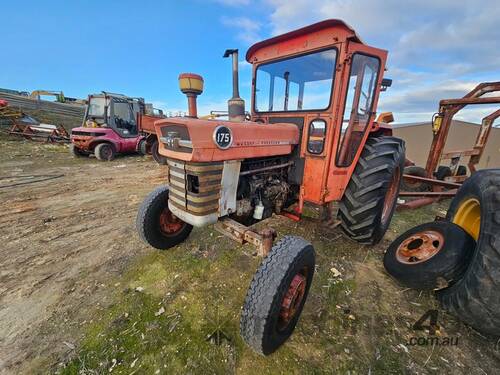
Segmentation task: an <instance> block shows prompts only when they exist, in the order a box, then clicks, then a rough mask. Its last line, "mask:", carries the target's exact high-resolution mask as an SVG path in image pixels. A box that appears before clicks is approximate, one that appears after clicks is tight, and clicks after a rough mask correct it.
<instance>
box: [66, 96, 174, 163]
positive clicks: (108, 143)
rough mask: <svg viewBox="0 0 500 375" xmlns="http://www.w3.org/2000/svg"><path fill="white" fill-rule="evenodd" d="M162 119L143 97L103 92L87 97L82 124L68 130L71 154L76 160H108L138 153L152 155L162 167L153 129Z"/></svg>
mask: <svg viewBox="0 0 500 375" xmlns="http://www.w3.org/2000/svg"><path fill="white" fill-rule="evenodd" d="M164 117H165V116H164V115H163V112H162V111H161V110H155V109H153V106H152V105H150V104H147V103H145V102H144V99H143V98H134V97H128V96H125V95H121V94H112V93H109V92H104V91H103V92H102V93H101V94H93V95H89V97H88V105H87V108H86V110H85V116H84V119H83V125H82V126H81V127H78V128H73V130H72V131H71V138H70V139H71V145H70V152H71V154H72V155H73V156H76V157H81V156H88V155H90V154H94V155H95V157H96V158H97V159H99V160H107V161H109V160H113V159H114V158H115V156H116V155H117V154H129V153H134V152H139V153H142V154H143V155H145V154H152V155H153V158H154V159H155V160H156V161H157V162H158V163H159V164H164V160H163V157H162V156H161V155H160V154H159V153H158V140H157V138H156V133H155V130H154V122H155V121H156V120H158V119H162V118H164ZM155 152H156V155H155Z"/></svg>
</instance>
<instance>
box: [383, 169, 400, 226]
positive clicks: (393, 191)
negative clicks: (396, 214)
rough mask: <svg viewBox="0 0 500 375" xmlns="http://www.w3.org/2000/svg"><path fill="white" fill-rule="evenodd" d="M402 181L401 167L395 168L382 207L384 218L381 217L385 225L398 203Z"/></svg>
mask: <svg viewBox="0 0 500 375" xmlns="http://www.w3.org/2000/svg"><path fill="white" fill-rule="evenodd" d="M400 181H401V173H400V169H399V167H397V168H396V169H394V173H393V174H392V177H391V182H390V183H389V188H388V189H387V192H386V193H385V198H384V207H383V209H382V218H381V221H382V224H384V225H385V224H387V222H388V221H389V218H390V216H391V213H392V210H393V208H394V205H395V204H396V199H397V194H398V189H399V183H400Z"/></svg>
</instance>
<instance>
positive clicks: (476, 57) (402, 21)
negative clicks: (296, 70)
mask: <svg viewBox="0 0 500 375" xmlns="http://www.w3.org/2000/svg"><path fill="white" fill-rule="evenodd" d="M263 1H264V2H265V3H266V4H267V5H268V6H269V7H271V8H272V11H271V12H270V16H269V18H270V29H271V33H272V34H273V35H276V34H281V33H284V32H287V31H290V30H293V29H296V28H298V27H302V26H306V25H308V24H310V23H313V22H318V21H321V20H324V19H327V18H338V19H342V20H344V21H345V22H347V23H348V24H349V25H351V26H352V27H353V28H354V29H355V30H356V31H357V32H358V33H359V35H360V36H361V39H363V40H364V41H365V42H367V43H368V44H370V45H373V46H376V47H379V48H384V49H387V50H389V60H388V68H389V71H388V72H387V73H386V76H387V77H389V78H392V79H393V81H394V82H393V87H392V88H390V89H389V90H388V91H387V92H385V93H382V95H381V99H380V106H379V111H382V110H389V111H394V112H395V117H396V120H397V121H399V120H400V119H403V120H402V121H420V120H428V119H429V118H430V116H431V115H432V113H434V112H435V111H436V110H437V107H438V102H439V100H440V99H444V98H453V97H461V96H463V95H464V94H466V93H467V91H469V90H470V89H472V88H473V87H474V86H475V85H476V84H477V83H479V82H480V81H482V80H489V81H497V80H500V49H499V48H498V41H499V40H500V28H499V27H498V19H499V18H500V6H499V4H498V1H496V0H483V1H481V2H477V1H473V0H463V1H460V2H459V3H457V2H456V1H455V0H440V1H435V0H408V1H399V0H385V1H381V0H380V1H375V0H356V1H355V0H316V1H315V2H314V6H311V2H310V1H307V0H263ZM479 113H481V111H479V110H478V111H470V113H469V114H468V115H467V116H468V117H467V118H468V119H472V118H473V116H474V115H475V114H476V115H479ZM459 115H460V113H459V114H458V115H457V118H459ZM411 116H413V118H414V119H412V118H411ZM476 121H479V120H477V119H476Z"/></svg>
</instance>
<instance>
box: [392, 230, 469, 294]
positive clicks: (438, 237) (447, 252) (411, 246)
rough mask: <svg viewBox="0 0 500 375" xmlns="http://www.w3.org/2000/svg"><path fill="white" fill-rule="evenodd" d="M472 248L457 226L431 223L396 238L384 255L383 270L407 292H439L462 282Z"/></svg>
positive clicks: (462, 231)
mask: <svg viewBox="0 0 500 375" xmlns="http://www.w3.org/2000/svg"><path fill="white" fill-rule="evenodd" d="M475 245H476V242H475V241H474V239H473V238H472V237H471V236H470V235H469V234H468V233H467V232H465V231H464V230H463V229H462V228H460V227H459V226H458V225H456V224H453V223H449V222H447V221H433V222H430V223H425V224H421V225H418V226H416V227H414V228H412V229H410V230H408V231H406V232H405V233H403V234H402V235H400V236H399V237H398V238H396V239H395V240H394V242H392V243H391V244H390V245H389V248H388V249H387V251H386V253H385V255H384V267H385V269H386V271H387V272H388V273H389V274H390V275H391V276H392V277H394V278H395V279H396V280H397V281H398V282H399V283H400V284H402V285H403V286H405V287H407V288H413V289H418V290H432V289H442V288H445V287H447V286H449V285H451V284H453V283H455V282H457V281H458V280H460V279H461V278H462V276H463V274H464V273H465V270H466V269H467V266H468V264H469V260H470V255H471V251H472V249H474V246H475Z"/></svg>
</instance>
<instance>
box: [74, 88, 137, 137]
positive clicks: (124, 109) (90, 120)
mask: <svg viewBox="0 0 500 375" xmlns="http://www.w3.org/2000/svg"><path fill="white" fill-rule="evenodd" d="M142 113H144V100H143V99H141V98H130V97H127V96H124V95H119V94H110V93H106V92H103V93H102V94H97V95H89V99H88V106H87V111H86V113H85V119H84V123H83V126H84V127H89V128H92V127H107V128H111V129H113V130H114V131H116V132H117V133H118V134H119V135H120V136H121V137H137V135H138V133H139V129H138V124H137V115H138V114H142Z"/></svg>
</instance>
